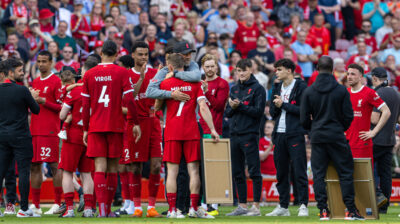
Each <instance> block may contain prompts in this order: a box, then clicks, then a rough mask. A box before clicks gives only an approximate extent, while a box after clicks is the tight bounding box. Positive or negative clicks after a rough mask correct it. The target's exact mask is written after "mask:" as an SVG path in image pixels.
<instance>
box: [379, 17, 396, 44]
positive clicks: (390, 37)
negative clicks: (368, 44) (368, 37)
mask: <svg viewBox="0 0 400 224" xmlns="http://www.w3.org/2000/svg"><path fill="white" fill-rule="evenodd" d="M390 25H391V26H392V30H393V32H390V33H387V34H386V35H385V37H383V40H382V43H381V46H379V49H381V50H385V49H388V48H392V47H393V37H395V36H397V35H400V24H399V19H398V18H396V17H393V18H392V21H390Z"/></svg>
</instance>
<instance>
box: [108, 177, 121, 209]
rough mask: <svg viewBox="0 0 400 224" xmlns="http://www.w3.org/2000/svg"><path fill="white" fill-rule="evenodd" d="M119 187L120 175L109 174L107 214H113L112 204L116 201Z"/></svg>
mask: <svg viewBox="0 0 400 224" xmlns="http://www.w3.org/2000/svg"><path fill="white" fill-rule="evenodd" d="M117 186H118V175H117V173H107V197H108V200H107V205H106V208H107V214H110V212H111V204H112V201H113V199H114V195H115V192H116V191H117Z"/></svg>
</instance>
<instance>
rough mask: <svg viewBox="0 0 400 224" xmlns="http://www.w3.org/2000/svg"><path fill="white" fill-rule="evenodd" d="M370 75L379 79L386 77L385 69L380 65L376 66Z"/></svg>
mask: <svg viewBox="0 0 400 224" xmlns="http://www.w3.org/2000/svg"><path fill="white" fill-rule="evenodd" d="M371 75H372V76H375V77H377V78H380V79H382V78H387V72H386V69H384V68H382V67H376V68H374V69H372V71H371Z"/></svg>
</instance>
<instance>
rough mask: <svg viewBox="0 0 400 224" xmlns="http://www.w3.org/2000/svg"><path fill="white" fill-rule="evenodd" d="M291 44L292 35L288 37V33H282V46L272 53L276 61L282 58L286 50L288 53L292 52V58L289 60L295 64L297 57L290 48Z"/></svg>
mask: <svg viewBox="0 0 400 224" xmlns="http://www.w3.org/2000/svg"><path fill="white" fill-rule="evenodd" d="M291 43H292V35H290V33H284V34H283V41H282V44H281V45H279V47H277V48H275V51H274V53H275V60H276V61H277V60H279V59H282V58H284V57H283V54H284V51H285V50H286V49H289V50H290V51H292V52H293V54H292V58H289V59H290V60H292V61H293V62H295V63H296V62H297V55H296V52H294V51H293V49H292V47H291V46H290V44H291Z"/></svg>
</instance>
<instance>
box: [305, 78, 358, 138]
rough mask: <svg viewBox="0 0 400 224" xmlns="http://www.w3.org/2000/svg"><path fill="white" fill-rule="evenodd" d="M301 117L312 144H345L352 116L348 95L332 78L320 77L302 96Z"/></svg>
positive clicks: (344, 88)
mask: <svg viewBox="0 0 400 224" xmlns="http://www.w3.org/2000/svg"><path fill="white" fill-rule="evenodd" d="M300 115H301V116H300V120H301V123H302V125H303V127H304V128H305V129H306V130H310V129H311V133H310V136H311V143H333V142H337V141H346V137H345V136H344V132H345V131H346V130H347V129H348V128H349V127H350V125H351V122H352V121H353V116H354V113H353V107H352V105H351V101H350V94H349V92H348V91H347V89H346V87H344V86H342V85H339V83H338V82H337V81H336V79H335V77H333V75H331V74H326V73H323V74H319V75H318V76H317V79H316V81H315V82H314V84H313V85H311V87H310V88H308V89H306V91H305V92H304V94H303V102H302V104H301V110H300ZM311 118H312V120H311Z"/></svg>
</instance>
